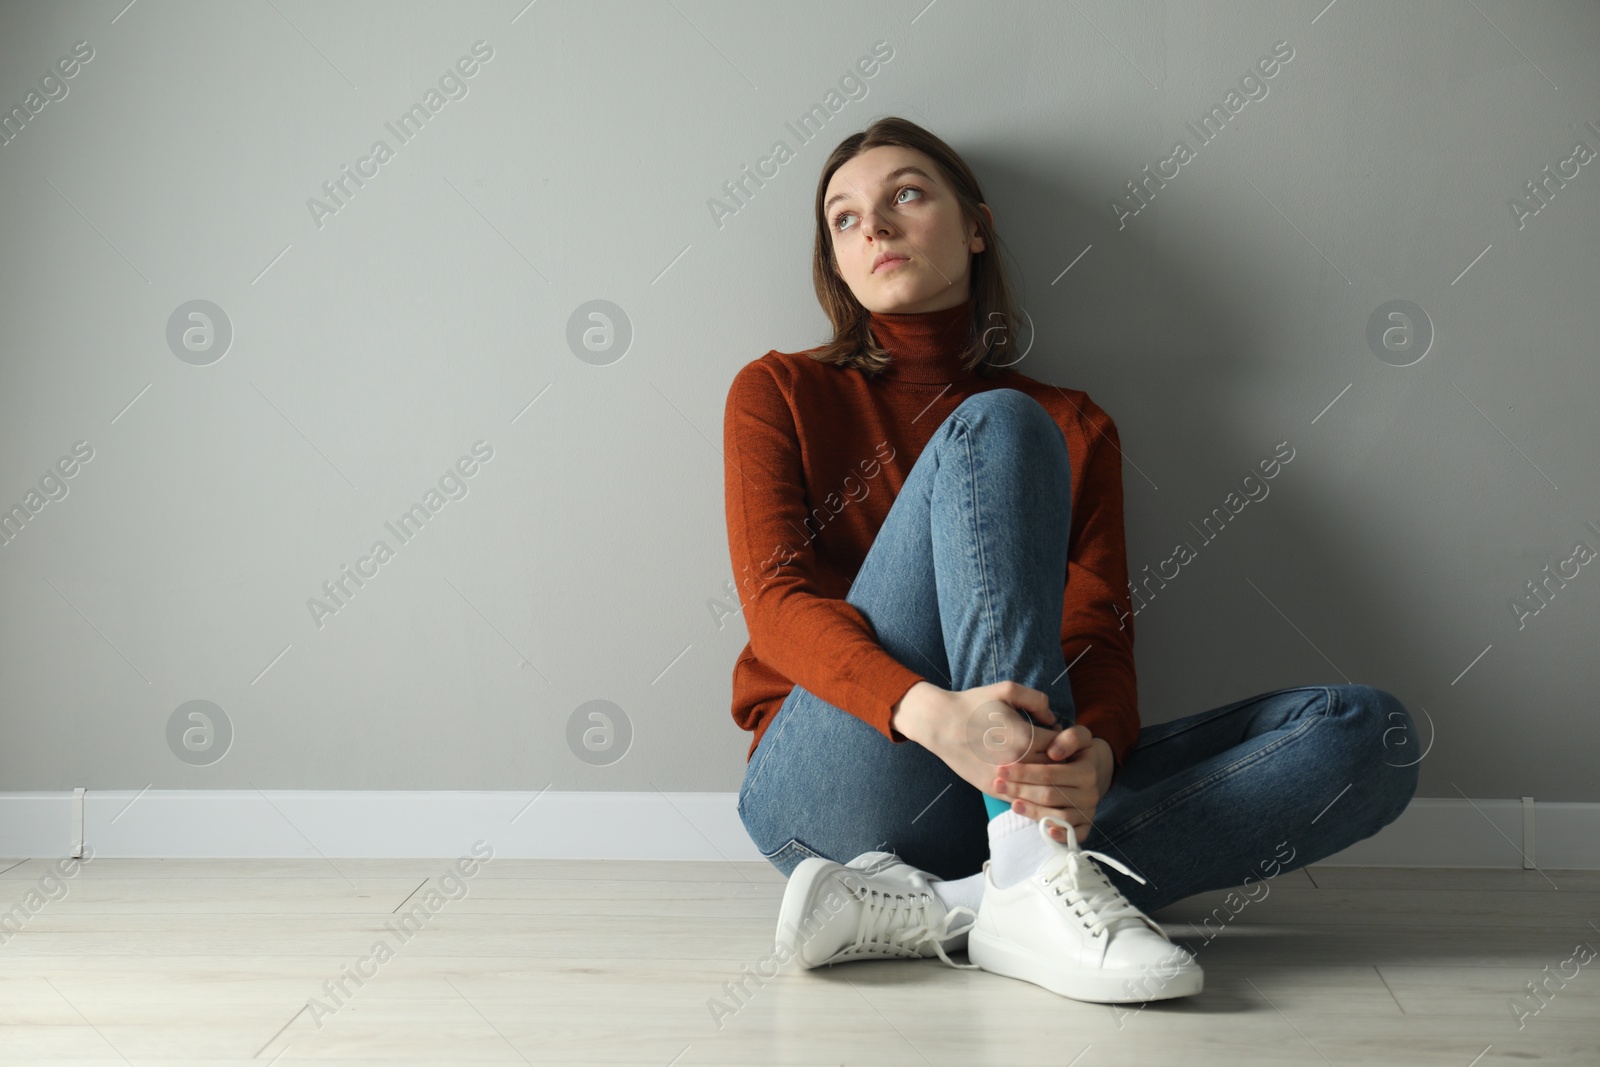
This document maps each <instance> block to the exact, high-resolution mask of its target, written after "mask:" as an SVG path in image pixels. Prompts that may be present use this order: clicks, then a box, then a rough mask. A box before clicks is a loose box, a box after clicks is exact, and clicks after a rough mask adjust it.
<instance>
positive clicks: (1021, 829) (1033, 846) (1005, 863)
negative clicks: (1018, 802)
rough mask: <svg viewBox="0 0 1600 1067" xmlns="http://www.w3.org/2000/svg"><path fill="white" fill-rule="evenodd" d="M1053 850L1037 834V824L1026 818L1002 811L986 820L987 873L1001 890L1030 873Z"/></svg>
mask: <svg viewBox="0 0 1600 1067" xmlns="http://www.w3.org/2000/svg"><path fill="white" fill-rule="evenodd" d="M1056 847H1057V845H1056V843H1055V842H1054V841H1046V840H1045V839H1044V837H1043V835H1041V834H1040V833H1039V824H1038V822H1036V821H1035V820H1033V819H1030V818H1028V817H1027V816H1026V815H1018V814H1017V813H1016V812H1014V811H1002V812H1001V813H1000V814H999V815H996V816H995V817H994V818H992V819H990V820H989V870H990V872H991V873H992V874H993V875H994V884H995V885H997V886H999V887H1000V888H1001V889H1010V888H1011V887H1012V886H1014V885H1016V884H1017V883H1018V882H1021V881H1023V880H1024V879H1025V878H1027V877H1028V876H1029V875H1031V874H1033V872H1034V871H1036V870H1038V869H1039V866H1040V864H1042V863H1044V861H1045V860H1047V859H1049V858H1050V856H1051V855H1052V854H1053V853H1054V851H1055V849H1056Z"/></svg>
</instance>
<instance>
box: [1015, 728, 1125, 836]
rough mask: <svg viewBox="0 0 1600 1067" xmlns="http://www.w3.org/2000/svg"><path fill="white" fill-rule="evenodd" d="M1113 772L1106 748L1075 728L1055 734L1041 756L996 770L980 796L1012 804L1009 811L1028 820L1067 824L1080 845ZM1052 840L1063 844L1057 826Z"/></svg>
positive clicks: (1103, 742)
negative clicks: (1052, 819)
mask: <svg viewBox="0 0 1600 1067" xmlns="http://www.w3.org/2000/svg"><path fill="white" fill-rule="evenodd" d="M1115 770H1116V761H1115V759H1114V758H1113V757H1112V755H1111V745H1110V743H1109V742H1107V741H1106V739H1105V738H1103V737H1095V736H1094V735H1093V734H1091V733H1090V732H1089V728H1088V727H1087V726H1077V725H1074V726H1070V727H1068V728H1067V729H1065V730H1063V731H1061V732H1060V733H1058V734H1056V735H1055V736H1054V738H1053V739H1052V740H1051V742H1050V745H1049V746H1048V748H1047V749H1046V751H1045V752H1044V753H1043V754H1042V755H1037V756H1036V755H1029V756H1027V757H1025V758H1024V759H1022V760H1021V761H1020V762H1017V763H1012V764H1009V765H1006V766H1003V767H998V768H996V769H995V778H994V780H993V781H991V782H990V783H989V785H988V786H986V787H984V792H985V793H988V794H989V795H990V796H995V797H999V798H1000V799H1002V800H1009V801H1011V802H1012V803H1011V810H1012V811H1015V812H1017V813H1019V814H1021V815H1026V816H1027V817H1028V818H1030V819H1035V820H1038V819H1043V818H1045V817H1046V816H1054V817H1055V818H1057V819H1060V820H1062V821H1063V822H1065V823H1068V824H1070V825H1071V826H1072V829H1073V830H1074V831H1075V832H1076V833H1077V835H1078V840H1079V841H1082V840H1083V839H1084V838H1085V837H1087V836H1088V834H1089V827H1090V826H1091V825H1092V824H1093V822H1094V811H1095V807H1096V806H1097V805H1098V804H1099V803H1100V798H1101V797H1103V796H1105V795H1106V790H1108V789H1110V788H1111V778H1112V775H1113V773H1114V772H1115ZM1050 835H1051V836H1052V837H1054V838H1055V839H1056V840H1057V841H1065V840H1066V839H1067V834H1066V831H1064V830H1062V829H1061V828H1059V827H1056V826H1052V827H1050Z"/></svg>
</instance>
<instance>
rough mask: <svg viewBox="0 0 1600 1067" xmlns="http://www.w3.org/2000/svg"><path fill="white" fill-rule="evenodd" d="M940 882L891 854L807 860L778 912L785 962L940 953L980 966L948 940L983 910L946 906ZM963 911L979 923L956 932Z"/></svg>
mask: <svg viewBox="0 0 1600 1067" xmlns="http://www.w3.org/2000/svg"><path fill="white" fill-rule="evenodd" d="M935 881H938V879H937V878H935V877H934V876H933V875H930V874H927V873H926V872H924V871H919V870H918V869H917V868H915V867H913V866H911V865H910V864H909V863H906V862H905V861H903V860H901V859H900V858H899V857H898V856H895V855H894V854H893V853H889V852H863V853H862V854H861V855H859V856H857V857H856V858H855V859H853V860H851V861H850V862H849V863H847V864H845V863H835V862H833V861H832V860H825V859H819V858H817V857H808V858H806V859H804V860H801V861H800V865H799V866H798V867H796V868H795V869H794V873H793V874H791V875H790V876H789V884H788V886H787V887H785V889H784V891H783V905H782V907H780V908H779V910H778V935H777V948H778V949H779V962H780V963H782V962H786V961H787V959H788V958H791V957H792V958H794V959H796V960H798V961H799V963H800V966H801V967H805V968H808V969H809V968H812V967H822V966H832V965H833V964H835V963H847V962H849V961H851V960H867V959H896V960H904V959H921V958H926V957H929V956H935V955H937V956H938V957H939V958H940V959H941V960H943V961H944V962H945V963H947V964H949V965H950V966H952V967H961V968H964V969H965V968H976V967H977V964H974V963H956V962H954V961H953V960H951V959H950V957H949V956H948V955H946V954H945V950H944V945H943V942H945V941H949V940H950V939H951V938H954V937H958V936H959V935H961V934H964V933H966V932H967V931H968V930H970V929H972V923H973V922H976V921H977V913H975V912H974V911H973V910H972V909H971V908H963V907H959V906H958V907H954V908H949V909H946V908H945V906H944V903H943V902H942V901H941V900H940V899H939V897H938V895H937V894H936V893H934V891H933V889H932V888H931V887H930V883H931V882H935ZM963 915H965V916H967V917H969V918H970V919H971V921H970V922H968V923H967V924H966V925H965V926H963V927H961V928H960V929H957V930H954V931H952V930H951V928H950V927H951V924H952V923H953V922H955V921H956V920H958V919H959V918H961V916H963ZM784 949H787V950H788V951H787V955H784V953H783V950H784Z"/></svg>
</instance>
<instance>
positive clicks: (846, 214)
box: [833, 185, 926, 232]
mask: <svg viewBox="0 0 1600 1067" xmlns="http://www.w3.org/2000/svg"><path fill="white" fill-rule="evenodd" d="M905 193H916V194H917V197H918V198H919V199H920V198H921V197H923V196H924V195H926V194H924V193H923V191H922V190H921V189H919V188H917V187H916V186H915V185H902V186H901V187H900V189H899V191H898V192H896V193H895V194H894V202H895V203H896V204H897V205H898V204H904V203H906V202H907V201H905V200H902V199H900V197H901V196H902V194H905ZM854 214H855V212H853V211H841V212H839V214H837V215H835V216H834V217H833V228H834V231H835V232H843V230H842V229H841V228H840V226H839V223H840V222H842V221H843V220H845V219H847V218H850V217H851V216H853V215H854ZM845 229H848V227H845Z"/></svg>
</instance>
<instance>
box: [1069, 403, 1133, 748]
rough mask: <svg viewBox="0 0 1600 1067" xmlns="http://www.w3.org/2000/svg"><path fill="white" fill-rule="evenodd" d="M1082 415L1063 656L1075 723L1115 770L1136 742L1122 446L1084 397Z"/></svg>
mask: <svg viewBox="0 0 1600 1067" xmlns="http://www.w3.org/2000/svg"><path fill="white" fill-rule="evenodd" d="M1083 415H1084V422H1085V428H1086V432H1087V435H1088V439H1089V445H1088V448H1087V456H1086V458H1085V462H1084V473H1083V486H1082V490H1081V491H1080V492H1079V493H1078V499H1077V501H1076V507H1075V508H1074V509H1073V515H1072V526H1073V530H1072V539H1071V548H1070V550H1069V551H1068V553H1067V589H1066V597H1065V605H1066V606H1065V610H1064V611H1063V613H1062V620H1061V652H1062V655H1063V656H1065V657H1066V662H1067V663H1068V665H1069V666H1070V667H1071V674H1070V675H1069V678H1070V679H1071V682H1072V701H1073V704H1074V705H1076V708H1077V713H1078V718H1077V721H1078V722H1080V723H1082V724H1083V725H1084V726H1087V727H1088V728H1089V732H1090V733H1092V734H1094V735H1095V736H1096V737H1103V738H1105V739H1106V742H1107V743H1108V744H1110V746H1111V751H1112V754H1113V755H1114V756H1115V757H1116V764H1117V766H1118V767H1119V768H1120V767H1121V766H1122V764H1123V763H1124V762H1125V761H1126V759H1127V756H1128V752H1129V751H1130V750H1132V748H1133V746H1134V744H1135V742H1137V741H1138V739H1139V694H1138V682H1137V677H1136V675H1135V671H1134V662H1133V613H1132V612H1131V611H1130V610H1128V609H1127V608H1126V607H1125V605H1126V604H1127V603H1128V557H1127V549H1126V546H1125V542H1124V533H1123V515H1122V446H1121V441H1120V440H1119V438H1118V436H1117V426H1116V423H1114V422H1113V421H1112V420H1111V416H1109V415H1107V414H1106V413H1105V412H1104V411H1102V410H1101V409H1100V408H1098V407H1096V406H1095V405H1094V404H1093V402H1090V401H1087V399H1086V403H1085V408H1084V410H1083ZM1080 656H1081V657H1082V658H1079V657H1080Z"/></svg>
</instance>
